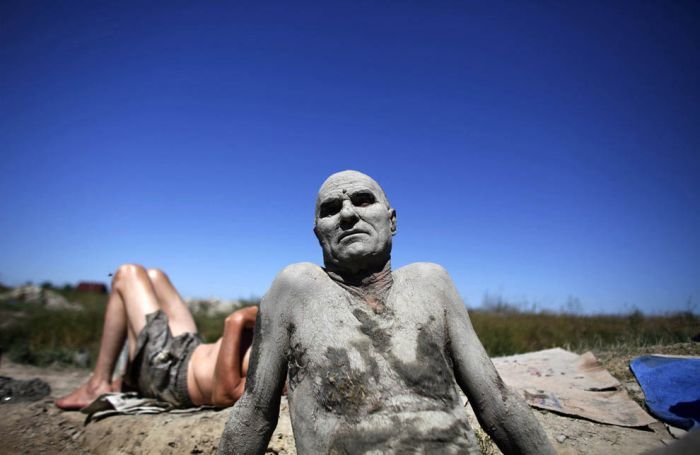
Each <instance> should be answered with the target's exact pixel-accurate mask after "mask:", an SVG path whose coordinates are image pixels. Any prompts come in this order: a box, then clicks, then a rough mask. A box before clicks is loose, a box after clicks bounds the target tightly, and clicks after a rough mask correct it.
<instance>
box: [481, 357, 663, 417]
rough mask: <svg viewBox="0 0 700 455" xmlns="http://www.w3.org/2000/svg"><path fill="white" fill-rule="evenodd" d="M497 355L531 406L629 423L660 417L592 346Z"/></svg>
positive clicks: (506, 376) (509, 380)
mask: <svg viewBox="0 0 700 455" xmlns="http://www.w3.org/2000/svg"><path fill="white" fill-rule="evenodd" d="M492 360H493V363H494V365H495V366H496V369H497V370H498V372H499V373H500V374H501V377H502V378H503V380H504V381H505V383H506V384H508V385H509V386H511V387H513V388H515V389H516V390H517V391H518V392H519V393H520V394H521V395H522V396H523V397H524V398H525V400H526V401H527V402H528V404H530V405H531V406H534V407H537V408H542V409H547V410H550V411H554V412H558V413H561V414H567V415H570V416H579V417H583V418H586V419H589V420H593V421H595V422H601V423H607V424H611V425H619V426H624V427H643V426H647V425H649V424H651V423H653V422H656V420H655V419H654V418H653V417H651V416H650V415H649V414H647V413H646V412H645V411H644V410H643V409H642V408H641V406H639V405H638V404H637V403H636V402H635V401H634V400H632V399H631V398H630V396H629V395H628V394H627V391H626V390H625V389H624V387H622V385H621V384H620V382H619V381H618V380H617V379H615V378H614V377H613V376H612V375H611V374H610V373H608V371H607V370H605V369H604V368H603V367H602V366H601V365H600V363H599V362H598V360H597V359H596V358H595V356H594V355H593V353H591V352H587V353H585V354H583V355H578V354H575V353H573V352H569V351H566V350H564V349H561V348H554V349H547V350H544V351H537V352H530V353H527V354H520V355H515V356H509V357H497V358H494V359H492Z"/></svg>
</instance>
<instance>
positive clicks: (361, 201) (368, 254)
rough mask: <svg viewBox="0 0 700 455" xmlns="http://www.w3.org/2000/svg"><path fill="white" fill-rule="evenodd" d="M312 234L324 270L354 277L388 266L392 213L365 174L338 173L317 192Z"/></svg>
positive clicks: (392, 224) (394, 229) (381, 194)
mask: <svg viewBox="0 0 700 455" xmlns="http://www.w3.org/2000/svg"><path fill="white" fill-rule="evenodd" d="M314 232H315V233H316V237H317V238H318V241H319V243H320V244H321V249H322V250H323V261H324V264H325V265H326V268H327V269H329V270H331V269H332V270H333V271H349V272H351V273H353V274H356V273H358V272H360V271H363V270H374V269H376V268H377V267H379V268H381V267H383V266H384V264H387V263H388V260H389V257H390V254H391V237H392V236H393V235H394V233H396V210H394V209H392V208H391V206H389V201H388V200H387V198H386V194H384V190H383V189H382V187H381V186H379V184H378V183H377V182H376V181H374V179H372V178H371V177H369V176H368V175H365V174H363V173H361V172H357V171H342V172H338V173H336V174H333V175H331V176H330V177H328V178H327V179H326V181H325V182H323V185H321V188H320V189H319V190H318V198H317V199H316V216H315V221H314Z"/></svg>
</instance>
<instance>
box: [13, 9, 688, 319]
mask: <svg viewBox="0 0 700 455" xmlns="http://www.w3.org/2000/svg"><path fill="white" fill-rule="evenodd" d="M202 3H203V2H162V3H160V4H159V3H158V2H145V3H144V2H133V3H131V2H87V1H85V2H71V1H66V2H38V1H37V2H23V1H5V2H2V4H0V67H1V68H2V71H0V100H1V101H0V106H1V107H0V157H1V158H0V175H2V176H3V177H2V179H0V194H2V198H1V199H0V232H1V233H2V235H1V236H0V250H1V251H2V254H0V282H3V283H6V284H21V283H23V282H26V281H29V280H31V281H34V282H41V281H43V280H51V281H53V282H55V283H64V282H71V283H74V282H76V281H79V280H101V281H107V280H108V277H107V275H108V273H110V272H111V271H112V270H113V269H115V268H116V267H117V266H118V265H119V264H120V263H124V262H138V263H142V264H144V265H147V266H158V267H161V268H163V269H165V270H166V271H167V272H169V274H170V276H171V278H172V279H173V281H174V283H175V284H176V286H177V287H178V288H179V289H180V290H181V293H182V294H183V295H184V296H198V297H209V296H219V297H224V298H235V297H249V296H252V295H262V294H263V293H264V292H265V291H266V289H267V287H268V285H269V284H270V282H271V281H272V279H273V278H274V276H275V274H276V273H277V272H278V271H279V270H280V269H281V268H282V267H284V266H285V265H286V264H289V263H292V262H298V261H312V262H316V263H320V261H321V251H320V248H319V247H318V244H317V242H316V240H315V238H314V236H313V233H312V224H313V203H314V198H315V194H316V191H317V190H318V187H319V186H320V184H321V183H322V181H323V180H324V179H325V177H326V176H327V175H329V174H330V173H332V172H335V171H338V170H342V169H357V170H361V171H363V172H366V173H368V174H370V175H371V176H373V177H374V178H375V179H377V180H378V181H379V182H380V183H381V184H382V185H383V186H384V188H385V190H386V192H387V194H388V196H389V199H390V201H391V203H392V204H393V205H394V206H395V208H396V209H397V211H398V231H399V232H398V235H397V236H396V237H395V241H394V255H393V264H394V266H395V267H398V266H401V265H404V264H407V263H410V262H413V261H432V262H438V263H441V264H442V265H444V266H445V267H446V268H447V269H448V270H449V271H450V273H451V275H452V277H453V279H454V281H455V282H456V284H457V286H458V288H459V290H460V292H461V293H462V295H463V296H464V298H465V300H466V301H467V304H468V305H469V306H478V305H479V304H480V303H481V301H482V297H483V296H484V294H486V293H489V294H492V295H500V296H502V297H504V298H506V299H508V300H511V301H515V302H527V304H528V305H536V306H537V308H538V309H540V308H549V309H553V310H558V309H560V308H562V307H563V306H565V305H566V302H567V301H568V299H569V298H570V297H575V298H576V299H578V300H579V301H580V303H581V309H582V310H583V311H586V312H615V311H630V310H631V309H633V308H639V309H641V310H643V311H645V312H664V311H672V310H685V309H687V308H688V302H689V301H690V302H691V303H690V305H691V306H693V305H698V303H700V204H698V201H699V200H700V198H699V196H700V153H699V152H700V147H699V146H700V125H699V124H698V123H699V119H700V115H699V114H700V28H698V27H697V23H698V19H700V7H699V6H698V4H697V2H688V3H683V2H673V3H671V2H641V1H640V2H612V3H614V4H612V5H611V4H608V2H567V3H568V4H567V5H562V4H559V3H558V2H547V1H542V2H534V3H528V4H525V2H488V4H486V3H483V4H482V3H477V2H457V1H455V2H450V1H446V2H439V4H437V5H436V4H431V3H429V2H414V1H410V2H394V1H372V2H369V1H367V2H365V1H353V2H318V3H305V2H277V1H272V2H230V3H227V4H222V3H225V2H216V3H213V4H208V5H205V4H202ZM436 3H437V2H436Z"/></svg>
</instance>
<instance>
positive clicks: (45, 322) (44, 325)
mask: <svg viewBox="0 0 700 455" xmlns="http://www.w3.org/2000/svg"><path fill="white" fill-rule="evenodd" d="M52 290H53V291H55V292H58V293H59V294H61V295H63V296H64V297H65V298H66V299H68V301H70V302H75V303H78V304H79V305H80V306H81V307H82V310H80V311H76V310H48V309H46V308H43V307H41V306H39V305H35V304H27V303H10V302H0V321H5V322H3V323H2V326H0V349H2V351H3V352H5V353H6V354H7V356H8V357H9V358H10V359H11V360H12V361H14V362H18V363H28V364H32V365H41V366H43V365H52V364H53V365H71V364H73V363H74V358H73V357H74V353H75V352H77V351H78V350H81V349H82V350H87V352H88V353H89V356H90V362H91V363H90V365H91V366H92V365H93V364H94V361H95V359H96V357H97V352H98V349H99V343H100V338H101V335H102V325H103V323H104V309H105V306H106V304H107V296H106V295H102V294H94V293H81V292H77V291H75V290H73V289H55V288H54V289H52ZM241 303H242V306H248V305H252V304H256V303H257V301H256V300H254V299H253V300H245V301H241ZM193 316H194V319H195V322H196V323H197V327H198V328H199V332H200V334H201V335H202V337H203V338H204V340H205V341H209V342H212V341H216V340H217V339H218V338H219V337H220V336H221V334H222V332H223V326H224V319H225V318H226V315H215V316H211V315H207V314H203V313H201V314H200V313H195V314H194V315H193Z"/></svg>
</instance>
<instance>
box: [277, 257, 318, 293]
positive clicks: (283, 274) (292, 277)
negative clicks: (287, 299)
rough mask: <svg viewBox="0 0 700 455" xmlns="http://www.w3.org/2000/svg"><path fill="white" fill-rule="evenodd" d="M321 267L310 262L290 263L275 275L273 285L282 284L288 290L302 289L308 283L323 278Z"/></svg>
mask: <svg viewBox="0 0 700 455" xmlns="http://www.w3.org/2000/svg"><path fill="white" fill-rule="evenodd" d="M325 277H326V274H325V272H324V271H323V269H322V268H321V267H319V266H318V265H316V264H314V263H312V262H297V263H295V264H290V265H288V266H287V267H285V268H284V269H282V271H280V272H279V273H278V274H277V276H276V277H275V281H274V285H277V286H283V287H284V288H285V289H288V290H290V291H295V290H303V289H305V288H306V286H308V285H309V284H311V283H313V282H316V281H318V280H319V279H322V278H325Z"/></svg>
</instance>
